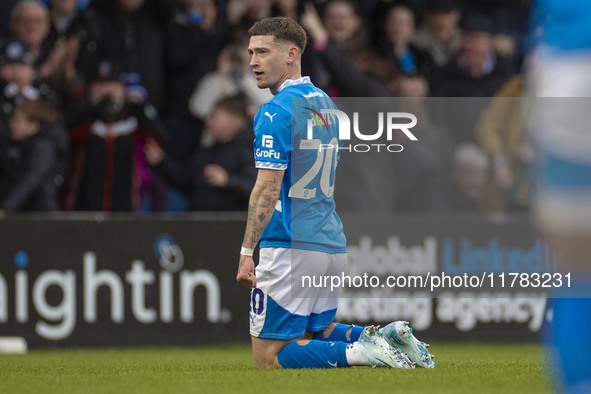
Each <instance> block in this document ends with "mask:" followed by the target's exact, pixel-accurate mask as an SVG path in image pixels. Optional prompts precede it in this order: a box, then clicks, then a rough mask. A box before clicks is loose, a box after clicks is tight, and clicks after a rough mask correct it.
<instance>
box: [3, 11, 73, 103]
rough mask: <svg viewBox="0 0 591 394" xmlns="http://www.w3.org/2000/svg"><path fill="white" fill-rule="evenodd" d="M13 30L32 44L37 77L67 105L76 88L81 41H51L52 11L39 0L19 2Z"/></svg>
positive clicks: (12, 22) (13, 33)
mask: <svg viewBox="0 0 591 394" xmlns="http://www.w3.org/2000/svg"><path fill="white" fill-rule="evenodd" d="M10 27H11V29H10V30H11V32H12V35H13V36H14V37H15V38H17V39H19V40H21V41H23V42H24V43H26V44H27V45H28V47H29V52H30V53H31V54H32V55H33V59H34V65H35V68H36V71H37V77H38V78H39V79H40V80H41V81H43V82H45V83H47V84H48V86H50V87H51V88H52V90H54V91H55V92H57V93H58V96H57V97H59V100H60V106H63V105H65V104H66V102H67V101H68V99H69V98H70V96H71V91H72V90H73V88H74V87H73V84H74V79H75V77H76V67H75V62H76V58H77V56H78V50H79V40H78V39H77V38H76V37H73V38H70V39H62V40H56V41H52V40H50V39H49V33H50V28H51V19H50V15H49V11H48V9H47V7H46V6H45V5H44V4H43V3H42V2H41V1H39V0H21V1H19V2H18V3H17V4H16V5H15V6H14V8H13V10H12V13H11V18H10Z"/></svg>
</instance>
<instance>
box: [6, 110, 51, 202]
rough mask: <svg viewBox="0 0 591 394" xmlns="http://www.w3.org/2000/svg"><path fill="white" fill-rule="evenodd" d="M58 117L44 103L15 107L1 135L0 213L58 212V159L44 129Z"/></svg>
mask: <svg viewBox="0 0 591 394" xmlns="http://www.w3.org/2000/svg"><path fill="white" fill-rule="evenodd" d="M56 120H57V114H56V113H55V111H53V110H52V109H51V108H50V106H49V105H47V103H45V102H44V101H43V100H34V101H29V100H27V101H24V102H21V103H18V104H17V105H16V106H15V108H14V111H13V112H12V115H11V116H10V121H9V123H8V130H6V129H3V130H1V131H0V209H1V210H4V211H53V210H57V209H58V208H59V198H58V188H57V187H56V184H55V182H54V180H55V176H56V165H57V156H56V149H55V147H54V145H53V141H52V139H51V138H50V137H49V136H48V135H47V132H46V130H47V128H49V127H52V125H53V124H54V123H55V122H56Z"/></svg>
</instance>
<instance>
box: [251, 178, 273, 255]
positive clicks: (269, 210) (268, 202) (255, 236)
mask: <svg viewBox="0 0 591 394" xmlns="http://www.w3.org/2000/svg"><path fill="white" fill-rule="evenodd" d="M277 181H279V182H281V178H280V177H279V178H277V177H275V178H274V180H273V183H276V182H277ZM266 182H271V181H266ZM272 190H276V189H274V188H265V187H257V186H255V189H254V190H253V192H252V194H251V197H250V204H249V207H248V218H247V223H246V232H245V234H244V240H243V242H242V244H243V246H245V247H249V248H254V247H255V246H256V244H257V243H258V241H259V238H260V237H261V234H262V233H263V231H265V228H266V227H267V225H268V224H269V221H270V220H271V217H272V216H273V210H274V209H275V204H276V203H277V197H278V196H277V194H278V193H276V192H273V191H272ZM256 219H258V220H256Z"/></svg>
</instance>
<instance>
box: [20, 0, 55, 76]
mask: <svg viewBox="0 0 591 394" xmlns="http://www.w3.org/2000/svg"><path fill="white" fill-rule="evenodd" d="M49 27H50V23H49V11H48V10H47V7H46V6H45V4H43V3H42V2H41V1H40V0H20V1H19V2H17V3H16V4H15V5H14V7H13V8H12V11H11V13H10V32H11V34H12V36H13V37H15V38H18V39H19V40H21V41H23V42H24V43H26V44H27V45H28V46H29V51H30V52H31V54H32V55H33V58H34V59H35V64H36V65H40V63H41V61H43V60H44V59H45V57H46V56H47V52H48V50H47V48H44V47H43V42H44V41H45V39H46V38H47V35H48V34H49Z"/></svg>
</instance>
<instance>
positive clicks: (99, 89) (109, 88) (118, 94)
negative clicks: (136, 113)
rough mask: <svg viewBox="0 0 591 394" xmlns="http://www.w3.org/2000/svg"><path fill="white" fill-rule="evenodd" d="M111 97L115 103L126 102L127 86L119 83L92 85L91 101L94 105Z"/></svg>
mask: <svg viewBox="0 0 591 394" xmlns="http://www.w3.org/2000/svg"><path fill="white" fill-rule="evenodd" d="M105 97H110V98H111V100H113V101H115V102H122V101H123V100H125V85H124V84H123V83H121V82H119V81H97V82H93V83H92V84H91V85H90V92H89V100H90V103H91V104H92V105H96V104H98V103H100V102H101V100H103V99H104V98H105Z"/></svg>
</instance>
